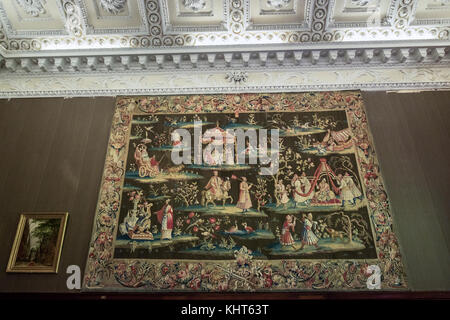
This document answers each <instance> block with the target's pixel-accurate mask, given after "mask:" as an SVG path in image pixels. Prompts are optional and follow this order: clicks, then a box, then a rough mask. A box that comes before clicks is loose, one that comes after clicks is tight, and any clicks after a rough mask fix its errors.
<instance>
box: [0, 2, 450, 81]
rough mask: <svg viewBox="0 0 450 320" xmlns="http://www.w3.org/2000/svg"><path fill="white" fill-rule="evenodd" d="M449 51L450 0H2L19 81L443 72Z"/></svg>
mask: <svg viewBox="0 0 450 320" xmlns="http://www.w3.org/2000/svg"><path fill="white" fill-rule="evenodd" d="M449 48H450V0H420V1H419V0H0V75H1V74H9V75H10V76H11V75H14V76H17V77H18V76H21V75H23V76H26V75H30V74H32V75H48V74H60V75H61V74H67V73H76V74H78V75H80V74H96V75H98V74H99V73H106V74H112V73H116V74H117V73H120V72H122V73H123V72H135V71H141V72H147V73H148V72H152V73H154V72H158V73H163V72H192V70H197V71H202V72H203V71H205V72H206V71H208V72H212V73H214V72H216V73H217V72H218V73H220V72H222V73H224V72H229V71H233V70H240V71H244V72H245V71H248V72H259V71H261V70H264V71H268V70H283V69H286V70H289V71H292V70H304V69H305V68H318V69H320V68H322V69H324V68H332V69H333V68H334V69H340V70H342V69H345V68H350V67H351V68H358V67H359V68H366V67H369V68H399V69H401V68H425V67H430V68H431V67H433V68H436V67H444V68H448V65H449V61H450V54H449ZM350 65H351V66H350ZM244 79H246V78H245V77H244ZM440 83H442V82H440Z"/></svg>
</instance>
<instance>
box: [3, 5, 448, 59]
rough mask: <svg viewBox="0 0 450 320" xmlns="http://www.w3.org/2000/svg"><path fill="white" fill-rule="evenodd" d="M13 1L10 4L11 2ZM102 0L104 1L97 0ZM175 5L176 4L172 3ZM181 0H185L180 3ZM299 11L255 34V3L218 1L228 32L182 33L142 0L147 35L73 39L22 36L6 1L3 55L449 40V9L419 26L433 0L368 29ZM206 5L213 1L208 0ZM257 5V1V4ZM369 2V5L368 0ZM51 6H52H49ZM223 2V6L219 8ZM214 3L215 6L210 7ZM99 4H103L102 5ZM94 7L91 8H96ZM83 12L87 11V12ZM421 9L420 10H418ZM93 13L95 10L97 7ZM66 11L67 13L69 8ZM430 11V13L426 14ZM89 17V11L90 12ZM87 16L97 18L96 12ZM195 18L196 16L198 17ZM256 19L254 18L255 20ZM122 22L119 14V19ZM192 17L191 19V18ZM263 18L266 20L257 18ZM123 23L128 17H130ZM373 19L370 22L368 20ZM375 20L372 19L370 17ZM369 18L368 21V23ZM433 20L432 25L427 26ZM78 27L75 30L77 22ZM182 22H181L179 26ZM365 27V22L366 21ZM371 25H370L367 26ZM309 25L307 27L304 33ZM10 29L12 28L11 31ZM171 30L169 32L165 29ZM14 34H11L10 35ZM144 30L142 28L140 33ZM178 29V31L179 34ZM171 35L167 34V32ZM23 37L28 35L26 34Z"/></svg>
mask: <svg viewBox="0 0 450 320" xmlns="http://www.w3.org/2000/svg"><path fill="white" fill-rule="evenodd" d="M8 1H9V0H8ZM86 1H87V0H57V1H56V2H57V3H60V5H61V6H63V7H64V5H66V4H67V3H69V4H72V5H74V6H76V7H77V8H78V9H77V10H79V11H81V12H83V10H88V9H86V7H87V6H85V3H87V2H86ZM92 1H97V2H98V1H100V0H92ZM173 1H175V0H173ZM176 1H181V0H176ZM292 1H295V5H296V6H297V10H299V9H298V8H300V7H301V8H302V10H303V11H304V12H305V15H304V17H305V18H301V19H306V20H307V21H303V22H302V21H299V23H297V24H294V25H297V26H298V29H292V28H291V27H292V24H286V23H284V20H286V19H288V17H289V14H290V13H285V14H283V13H282V12H278V16H280V17H281V20H273V16H274V15H265V16H264V17H263V18H264V19H266V20H263V21H262V22H261V23H260V24H261V25H263V26H264V27H263V30H252V28H254V27H255V25H254V24H253V23H252V21H253V20H255V19H256V16H254V13H252V10H250V7H251V5H254V2H252V3H250V0H221V1H214V7H215V8H216V7H218V8H219V9H220V8H227V10H228V12H226V13H227V14H226V15H224V19H225V20H226V21H224V22H223V26H224V30H217V29H216V30H215V31H204V30H205V26H208V25H209V21H210V20H209V19H210V17H209V16H202V15H201V14H200V13H199V15H198V16H194V17H193V19H194V20H195V23H194V22H192V21H191V23H190V25H189V26H188V30H189V32H184V31H183V30H186V29H183V27H186V26H185V25H183V23H182V24H181V26H180V29H179V31H176V28H175V27H173V28H169V29H170V32H169V31H167V30H166V31H165V27H164V22H166V23H168V22H169V21H170V19H169V16H170V15H171V14H172V15H176V13H173V12H172V13H171V12H169V10H168V9H167V1H166V0H159V1H157V0H139V1H138V2H139V3H142V5H141V7H142V10H135V12H134V13H133V14H135V15H140V16H139V17H135V18H136V19H141V20H143V21H145V23H146V24H147V25H146V30H148V34H141V32H139V34H138V33H137V34H133V35H132V34H129V33H124V32H121V31H123V30H124V29H123V28H122V29H121V28H118V27H115V26H114V24H115V23H117V21H118V20H116V19H109V21H111V24H112V25H111V27H110V28H106V27H104V28H101V29H102V30H104V33H105V34H101V31H99V30H97V31H98V32H99V33H98V34H97V33H96V34H85V33H82V32H81V33H80V32H71V33H70V35H66V36H65V35H55V36H45V34H46V33H45V32H44V31H43V33H42V36H39V28H44V27H45V23H44V22H42V21H39V19H37V18H35V19H36V24H35V29H34V31H33V32H34V33H33V36H32V37H31V34H30V37H21V36H16V35H17V34H18V33H17V32H19V31H20V32H22V31H21V30H15V29H14V27H13V26H12V25H11V23H9V21H10V20H11V19H12V18H11V17H13V16H14V12H13V10H12V9H11V8H10V6H6V4H7V3H9V2H7V1H6V0H0V4H2V5H1V6H0V18H1V22H2V25H3V31H0V52H1V54H2V55H7V54H9V55H12V54H15V55H17V56H20V55H22V54H24V53H25V52H27V51H33V53H34V54H35V55H39V54H40V53H41V52H42V51H59V50H77V52H80V50H81V51H83V50H84V51H87V50H92V49H125V48H126V49H130V50H137V49H147V50H152V49H157V48H163V49H167V48H172V47H177V48H190V47H193V46H196V47H199V46H202V47H215V46H228V45H232V46H235V45H250V44H252V45H267V44H272V45H281V46H283V45H286V44H302V45H303V44H317V43H326V44H331V45H334V44H336V43H341V42H349V43H352V44H354V46H358V47H359V48H363V47H364V46H365V45H366V44H367V43H373V42H378V41H401V42H405V44H406V45H407V44H408V42H410V41H417V40H422V41H433V40H443V41H448V40H449V35H450V28H449V25H448V20H449V18H450V10H449V8H448V7H447V6H444V7H443V8H444V9H442V10H441V11H442V13H441V14H443V16H442V17H441V18H440V19H434V20H433V19H431V20H430V19H428V20H427V19H422V20H420V21H421V23H420V24H415V25H414V23H413V22H414V21H415V17H416V16H417V15H419V16H426V14H427V12H428V11H429V9H428V8H429V6H423V5H422V3H423V2H427V3H431V2H432V1H434V0H420V3H421V5H420V6H418V2H419V1H418V0H380V1H381V4H380V6H382V7H388V8H389V9H388V10H387V11H388V12H387V14H386V19H385V22H386V23H380V24H377V23H374V24H372V23H371V24H369V26H366V27H363V26H362V24H361V21H360V18H361V17H359V16H358V15H356V16H355V15H354V13H353V12H340V13H339V14H340V15H341V18H342V19H344V20H345V21H347V22H346V23H345V24H344V25H353V27H342V26H339V25H338V24H336V23H331V21H333V15H335V14H336V3H337V2H336V1H335V0H292ZM207 2H212V0H209V1H207ZM256 2H258V1H256ZM364 3H365V2H364ZM47 4H48V2H47ZM219 4H220V5H219ZM211 5H212V4H211ZM97 6H100V4H98V5H97ZM91 7H92V6H91ZM82 8H84V9H83V10H82ZM418 8H420V10H419V11H418ZM92 10H93V9H92ZM66 12H67V10H66ZM424 12H425V13H424ZM88 13H89V12H88ZM88 13H86V14H84V15H83V16H92V17H96V16H97V15H96V13H95V12H92V13H91V14H88ZM193 14H195V12H194V13H193ZM252 15H253V16H252ZM114 17H115V18H120V15H118V16H114ZM60 18H61V19H66V20H71V21H69V22H70V23H69V22H65V23H66V24H67V23H69V24H70V25H71V27H72V28H76V29H77V31H78V30H83V29H85V28H86V26H85V25H92V24H93V21H84V20H85V19H83V18H80V19H73V16H72V15H71V14H66V15H61V17H60ZM191 18H192V17H191ZM258 18H259V19H261V17H260V16H259V17H258ZM122 19H129V16H127V15H125V16H123V17H122ZM367 19H369V18H367ZM369 20H370V19H369ZM369 20H368V21H369ZM427 21H432V22H433V23H432V24H427V23H426V22H427ZM75 22H76V23H77V24H78V27H76V26H75V24H76V23H75ZM180 23H181V22H180ZM363 24H364V23H363ZM366 25H367V23H366ZM305 26H307V28H306V29H305ZM9 29H11V30H9ZM166 29H167V28H166ZM8 30H9V31H8ZM114 30H116V31H117V32H113V31H114ZM139 30H140V31H142V29H139ZM175 31H176V32H175ZM165 32H168V33H165ZM21 34H23V32H22V33H21Z"/></svg>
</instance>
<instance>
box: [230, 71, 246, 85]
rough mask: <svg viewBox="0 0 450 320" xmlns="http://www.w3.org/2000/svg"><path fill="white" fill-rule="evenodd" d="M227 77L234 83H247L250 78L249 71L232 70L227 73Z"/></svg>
mask: <svg viewBox="0 0 450 320" xmlns="http://www.w3.org/2000/svg"><path fill="white" fill-rule="evenodd" d="M225 79H226V80H228V81H229V82H231V83H234V84H241V83H245V82H247V80H248V73H247V72H245V71H231V72H228V73H227V75H226V76H225Z"/></svg>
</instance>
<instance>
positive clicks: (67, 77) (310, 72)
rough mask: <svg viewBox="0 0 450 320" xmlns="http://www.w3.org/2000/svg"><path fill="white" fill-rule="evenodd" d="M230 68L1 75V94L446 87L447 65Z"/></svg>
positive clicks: (449, 74)
mask: <svg viewBox="0 0 450 320" xmlns="http://www.w3.org/2000/svg"><path fill="white" fill-rule="evenodd" d="M234 71H235V74H234V75H230V71H222V72H219V71H217V72H210V71H198V72H196V73H193V72H160V73H154V72H141V73H136V72H122V73H115V74H89V75H76V74H61V75H58V76H55V75H29V76H28V77H22V76H17V75H10V76H8V78H4V77H3V78H1V79H0V98H7V99H10V98H23V97H61V96H63V97H81V96H117V95H168V94H196V93H197V94H201V93H205V94H206V93H236V92H300V91H324V90H355V89H361V90H428V89H450V67H446V68H443V67H435V68H372V69H367V68H355V69H351V70H350V69H348V68H345V69H333V70H330V69H322V70H317V69H305V70H302V71H286V70H279V71H275V70H273V71H264V70H260V71H247V72H245V73H244V74H242V73H240V72H241V71H240V70H234ZM238 78H239V79H241V81H235V80H236V79H238ZM230 79H231V81H230Z"/></svg>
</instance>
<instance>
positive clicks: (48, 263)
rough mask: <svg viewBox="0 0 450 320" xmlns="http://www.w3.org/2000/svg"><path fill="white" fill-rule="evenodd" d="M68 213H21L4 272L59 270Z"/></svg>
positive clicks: (53, 271) (52, 271)
mask: <svg viewBox="0 0 450 320" xmlns="http://www.w3.org/2000/svg"><path fill="white" fill-rule="evenodd" d="M68 217H69V213H68V212H36V213H22V214H21V215H20V220H19V224H18V226H17V231H16V236H15V238H14V243H13V246H12V249H11V254H10V256H9V261H8V266H7V268H6V272H14V273H16V272H20V273H58V267H59V261H60V258H61V251H62V245H63V241H64V234H65V231H66V225H67V220H68Z"/></svg>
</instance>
